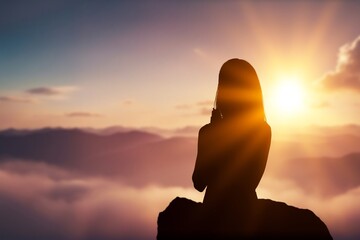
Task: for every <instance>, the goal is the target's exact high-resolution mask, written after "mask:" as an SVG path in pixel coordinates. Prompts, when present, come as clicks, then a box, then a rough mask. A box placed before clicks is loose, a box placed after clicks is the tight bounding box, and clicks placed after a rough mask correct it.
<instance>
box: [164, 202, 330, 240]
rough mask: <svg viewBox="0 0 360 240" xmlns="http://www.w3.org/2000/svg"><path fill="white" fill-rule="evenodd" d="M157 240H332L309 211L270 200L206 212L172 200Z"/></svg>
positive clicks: (191, 205) (201, 207)
mask: <svg viewBox="0 0 360 240" xmlns="http://www.w3.org/2000/svg"><path fill="white" fill-rule="evenodd" d="M157 239H158V240H162V239H332V237H331V234H330V232H329V230H328V229H327V227H326V225H325V224H324V222H322V221H321V219H320V218H319V217H317V216H316V215H315V214H314V213H313V212H312V211H310V210H307V209H299V208H296V207H292V206H289V205H287V204H285V203H282V202H276V201H272V200H269V199H258V200H256V201H254V202H252V203H251V204H248V205H247V206H243V207H236V208H234V207H231V206H227V207H225V208H224V209H223V210H221V211H219V210H216V211H212V210H209V209H206V207H205V206H204V205H203V204H202V203H197V202H194V201H192V200H189V199H186V198H180V197H177V198H175V199H174V200H173V201H172V202H171V203H170V205H169V206H168V207H167V208H166V209H165V210H164V211H163V212H160V214H159V216H158V234H157Z"/></svg>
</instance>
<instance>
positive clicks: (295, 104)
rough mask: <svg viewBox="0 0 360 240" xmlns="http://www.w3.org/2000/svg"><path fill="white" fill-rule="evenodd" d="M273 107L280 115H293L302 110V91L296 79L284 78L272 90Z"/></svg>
mask: <svg viewBox="0 0 360 240" xmlns="http://www.w3.org/2000/svg"><path fill="white" fill-rule="evenodd" d="M273 94H274V98H273V100H274V107H276V109H277V111H278V112H280V113H281V114H282V115H294V114H296V113H299V112H301V111H302V110H303V108H304V100H305V99H304V90H303V87H302V86H301V84H300V81H299V79H298V78H297V77H294V76H292V77H285V78H283V79H281V81H279V83H278V85H277V86H276V88H275V89H274V93H273Z"/></svg>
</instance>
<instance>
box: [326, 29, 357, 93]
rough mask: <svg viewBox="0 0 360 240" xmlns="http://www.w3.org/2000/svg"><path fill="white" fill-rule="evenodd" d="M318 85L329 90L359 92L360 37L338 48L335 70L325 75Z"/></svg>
mask: <svg viewBox="0 0 360 240" xmlns="http://www.w3.org/2000/svg"><path fill="white" fill-rule="evenodd" d="M320 83H322V85H323V86H325V87H327V88H328V89H331V90H340V89H350V90H354V91H357V92H360V36H359V37H357V38H356V39H355V40H354V41H353V42H351V43H347V44H345V45H343V46H342V47H341V48H340V50H339V53H338V60H337V65H336V69H335V70H334V71H332V72H329V73H327V74H325V76H324V77H323V79H322V80H321V81H320Z"/></svg>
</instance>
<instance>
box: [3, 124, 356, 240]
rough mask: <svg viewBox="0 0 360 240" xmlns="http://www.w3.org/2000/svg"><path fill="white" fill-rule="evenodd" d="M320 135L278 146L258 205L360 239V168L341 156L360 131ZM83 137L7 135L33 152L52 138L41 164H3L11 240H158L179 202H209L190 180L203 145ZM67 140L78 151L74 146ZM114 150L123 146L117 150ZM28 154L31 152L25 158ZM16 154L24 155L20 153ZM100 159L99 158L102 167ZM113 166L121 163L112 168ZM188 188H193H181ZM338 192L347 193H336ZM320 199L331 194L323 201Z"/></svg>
mask: <svg viewBox="0 0 360 240" xmlns="http://www.w3.org/2000/svg"><path fill="white" fill-rule="evenodd" d="M52 131H54V132H55V133H56V134H55V135H56V136H57V137H54V136H55V135H52V134H54V132H52ZM311 132H312V133H313V135H298V136H292V137H291V138H290V139H291V140H286V141H280V140H276V141H274V142H273V145H272V150H271V151H272V152H271V156H270V159H269V161H268V166H267V169H266V172H265V176H264V178H263V179H262V181H261V184H260V186H259V188H258V190H257V192H258V196H259V197H261V198H270V199H273V200H276V201H283V202H286V203H288V204H290V205H293V206H297V207H301V208H308V209H311V210H312V211H314V212H315V213H316V214H317V215H318V216H319V217H321V218H322V220H323V221H324V222H325V223H326V224H327V225H328V227H329V229H330V231H331V233H332V234H333V236H334V237H335V239H342V238H344V239H352V238H353V239H357V238H359V237H360V230H359V229H358V227H357V223H358V222H359V221H360V209H359V204H358V202H359V201H360V182H359V181H358V177H357V174H358V171H359V170H358V168H356V166H358V164H359V158H358V157H357V156H358V155H345V157H338V156H339V154H340V155H342V154H344V152H348V151H354V150H356V149H357V148H358V146H359V141H360V140H359V139H358V137H359V136H360V128H359V127H358V126H347V127H344V128H341V129H340V128H337V129H333V131H331V129H317V130H316V131H315V130H314V129H312V130H311ZM49 133H52V134H49ZM78 133H79V131H78V130H65V129H55V130H51V129H43V130H40V131H38V133H37V134H36V135H31V132H26V134H20V135H19V134H17V133H14V132H13V133H11V132H6V134H0V137H5V138H6V139H7V140H9V139H10V138H12V139H15V138H16V136H18V138H22V139H27V140H26V141H25V142H28V144H33V143H34V140H35V139H37V140H36V141H40V136H44V135H45V136H46V142H44V143H41V144H42V145H41V146H42V147H41V148H40V147H37V146H34V148H35V149H38V150H37V151H35V152H37V153H38V154H39V155H37V156H35V155H33V154H31V156H33V158H22V159H20V158H10V157H9V155H11V152H8V154H7V155H8V157H5V156H4V155H3V156H2V157H1V161H0V201H1V204H0V212H1V215H0V238H1V239H9V240H17V239H33V238H43V239H59V240H60V239H61V240H62V239H64V240H65V239H80V240H82V239H83V240H90V239H94V238H97V239H104V240H110V239H139V240H140V239H144V240H145V239H154V238H155V236H156V220H157V215H158V213H159V212H160V211H162V210H164V209H165V207H166V206H167V205H168V204H169V202H170V201H171V200H172V199H173V198H175V197H176V196H182V197H187V198H191V199H194V200H195V201H201V200H202V196H203V193H198V192H196V191H195V190H194V189H193V187H192V185H191V180H190V178H191V171H192V168H193V164H194V160H195V155H194V152H193V149H194V148H196V139H193V138H178V137H175V138H161V137H159V136H154V135H147V134H145V133H143V132H134V131H132V132H122V133H118V134H112V135H106V136H101V135H92V134H90V135H89V133H86V134H85V135H83V134H80V135H77V134H78ZM80 133H81V132H80ZM67 134H70V136H71V138H70V139H72V141H71V142H69V140H68V138H66V137H64V136H66V135H67ZM73 134H75V135H73ZM84 136H86V138H85V139H88V141H87V144H85V145H84V144H81V143H79V142H83V141H85V139H84V138H83V137H84ZM138 137H140V139H142V140H141V141H140V139H139V138H138ZM54 138H55V139H59V138H61V139H62V141H65V142H66V143H67V144H68V145H62V144H60V143H59V142H57V144H54V143H55V142H54V141H53V140H51V139H54ZM89 139H91V141H90V140H89ZM94 139H97V140H100V142H101V141H103V142H104V143H105V145H106V146H109V148H107V149H103V151H101V152H100V151H99V149H97V148H96V146H97V147H100V148H101V149H102V148H103V146H102V145H100V144H99V141H95V140H94ZM106 139H108V140H111V141H109V142H107V141H105V140H106ZM116 139H117V140H116ZM294 139H295V140H296V141H293V140H294ZM310 139H311V141H310ZM120 140H121V141H120ZM76 142H78V143H77V144H76ZM111 142H112V143H115V142H119V143H121V144H120V145H111V144H110V143H111ZM140 142H142V143H140ZM300 142H304V143H305V144H303V145H301V144H300ZM90 143H92V145H89V144H90ZM147 144H149V145H147ZM24 146H25V145H23V146H22V147H21V149H22V150H24V151H25V150H26V148H25V147H24ZM51 146H55V150H56V151H55V152H56V153H57V155H58V158H55V157H54V156H53V155H52V154H50V153H51V151H49V149H50V147H51ZM66 146H68V147H71V148H65V147H66ZM84 146H85V147H84ZM310 146H312V147H313V148H314V149H311V148H310ZM344 146H347V148H345V147H344ZM8 147H9V146H8ZM335 148H339V149H337V150H334V149H335ZM15 149H18V150H17V152H19V148H15ZM66 149H67V150H66ZM70 149H72V151H75V150H76V151H75V155H71V154H69V151H70ZM324 149H327V150H329V151H326V155H327V157H319V158H309V157H308V155H313V156H318V154H319V153H323V155H324ZM28 150H29V149H28ZM28 150H26V151H28ZM40 150H44V151H45V150H46V151H45V152H47V153H48V154H50V155H48V156H52V157H51V158H44V156H45V155H41V154H40V153H41V152H42V151H40ZM82 150H87V151H90V150H93V151H91V155H81V154H80V153H81V151H82ZM306 150H308V152H306ZM330 150H331V151H330ZM44 151H43V152H44ZM28 154H29V153H28ZM97 154H98V155H99V156H97V157H98V158H94V156H95V155H97ZM0 155H1V154H0ZM28 156H30V154H29V155H28ZM73 156H78V158H79V159H76V158H74V157H73ZM81 156H82V157H81ZM91 156H93V157H91ZM109 156H117V157H116V158H115V159H113V160H112V162H107V160H109V159H108V158H109ZM346 157H347V158H346ZM69 159H72V160H71V161H69ZM294 161H295V162H294ZM339 161H341V162H339ZM131 162H133V164H130V163H131ZM100 163H101V164H100ZM344 169H345V170H346V171H345V172H344V171H342V170H344ZM110 170H111V171H110ZM340 170H341V171H340ZM101 172H102V173H106V172H108V173H109V172H110V173H111V172H116V174H99V173H101ZM286 173H288V174H286ZM291 173H294V174H291ZM297 173H302V174H305V175H306V176H303V175H301V174H300V175H299V174H297ZM348 176H350V177H351V176H353V177H354V178H352V177H351V178H348ZM180 178H181V179H183V181H178V180H176V179H180ZM340 178H343V179H340ZM174 179H175V180H174ZM186 180H189V181H186ZM339 180H342V181H339ZM343 180H344V181H343ZM345 180H346V181H345ZM309 183H311V184H309ZM349 183H350V185H349ZM333 184H338V185H336V188H335V190H334V191H333V188H331V186H332V185H333ZM318 189H325V190H326V189H328V190H329V191H327V192H326V194H322V193H320V194H319V191H318ZM19 229H20V231H19Z"/></svg>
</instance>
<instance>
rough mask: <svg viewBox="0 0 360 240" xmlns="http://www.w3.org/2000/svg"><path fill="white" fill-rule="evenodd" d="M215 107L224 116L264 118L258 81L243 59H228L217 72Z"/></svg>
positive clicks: (254, 72)
mask: <svg viewBox="0 0 360 240" xmlns="http://www.w3.org/2000/svg"><path fill="white" fill-rule="evenodd" d="M216 108H217V109H219V110H220V112H221V114H222V115H223V117H224V118H226V117H228V116H234V115H242V116H248V117H251V118H254V120H255V118H257V119H258V120H265V112H264V105H263V99H262V93H261V87H260V81H259V79H258V76H257V74H256V71H255V69H254V68H253V67H252V66H251V65H250V64H249V63H248V62H246V61H245V60H241V59H230V60H228V61H227V62H225V63H224V64H223V65H222V67H221V69H220V73H219V85H218V91H217V98H216Z"/></svg>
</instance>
